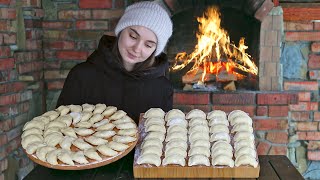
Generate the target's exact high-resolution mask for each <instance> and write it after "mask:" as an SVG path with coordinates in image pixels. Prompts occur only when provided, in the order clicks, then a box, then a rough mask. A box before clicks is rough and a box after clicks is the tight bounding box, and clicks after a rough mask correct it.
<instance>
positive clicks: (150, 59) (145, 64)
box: [112, 32, 157, 75]
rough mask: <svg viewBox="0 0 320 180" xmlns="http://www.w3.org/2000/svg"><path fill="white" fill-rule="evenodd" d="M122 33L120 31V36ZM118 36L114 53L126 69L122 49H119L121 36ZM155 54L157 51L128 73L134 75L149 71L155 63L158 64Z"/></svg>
mask: <svg viewBox="0 0 320 180" xmlns="http://www.w3.org/2000/svg"><path fill="white" fill-rule="evenodd" d="M120 33H121V32H120ZM120 33H119V35H118V37H120ZM118 37H117V39H116V43H114V46H113V48H112V53H113V54H114V55H115V57H116V61H117V62H118V64H119V65H120V67H121V68H123V69H124V70H126V69H125V68H124V65H123V59H122V57H121V54H120V51H119V48H118V42H119V38H118ZM154 54H155V52H153V53H152V54H151V55H150V56H149V57H148V58H147V59H146V60H145V61H143V62H139V63H136V64H135V65H134V67H133V69H132V71H128V73H129V74H132V75H140V74H141V73H143V72H144V71H147V70H149V69H151V68H152V67H154V65H155V64H157V63H156V58H155V55H154Z"/></svg>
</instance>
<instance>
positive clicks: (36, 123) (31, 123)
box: [22, 120, 45, 131]
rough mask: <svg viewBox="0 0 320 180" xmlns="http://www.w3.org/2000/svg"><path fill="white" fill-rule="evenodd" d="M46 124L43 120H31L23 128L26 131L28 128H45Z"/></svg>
mask: <svg viewBox="0 0 320 180" xmlns="http://www.w3.org/2000/svg"><path fill="white" fill-rule="evenodd" d="M44 126H45V123H44V122H43V121H41V120H31V121H29V122H27V123H26V124H25V125H24V126H23V129H22V130H23V131H25V130H27V129H32V128H38V129H41V130H43V129H44Z"/></svg>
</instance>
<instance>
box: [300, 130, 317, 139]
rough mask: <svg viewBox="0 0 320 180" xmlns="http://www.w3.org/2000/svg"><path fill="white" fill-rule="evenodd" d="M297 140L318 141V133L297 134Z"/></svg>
mask: <svg viewBox="0 0 320 180" xmlns="http://www.w3.org/2000/svg"><path fill="white" fill-rule="evenodd" d="M297 135H298V139H299V140H320V132H297Z"/></svg>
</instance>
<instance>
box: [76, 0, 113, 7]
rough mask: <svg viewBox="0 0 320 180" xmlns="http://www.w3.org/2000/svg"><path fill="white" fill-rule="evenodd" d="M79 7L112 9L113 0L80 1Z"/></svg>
mask: <svg viewBox="0 0 320 180" xmlns="http://www.w3.org/2000/svg"><path fill="white" fill-rule="evenodd" d="M79 7H80V8H83V9H87V8H93V9H94V8H99V9H100V8H112V0H104V1H101V0H80V2H79Z"/></svg>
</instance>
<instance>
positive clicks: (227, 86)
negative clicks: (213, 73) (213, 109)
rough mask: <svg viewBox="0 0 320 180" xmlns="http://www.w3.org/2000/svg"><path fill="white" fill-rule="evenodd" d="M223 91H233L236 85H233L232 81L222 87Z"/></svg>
mask: <svg viewBox="0 0 320 180" xmlns="http://www.w3.org/2000/svg"><path fill="white" fill-rule="evenodd" d="M223 89H224V90H226V91H235V90H237V89H236V85H235V84H234V81H231V82H230V83H228V84H227V85H226V86H224V87H223Z"/></svg>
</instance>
